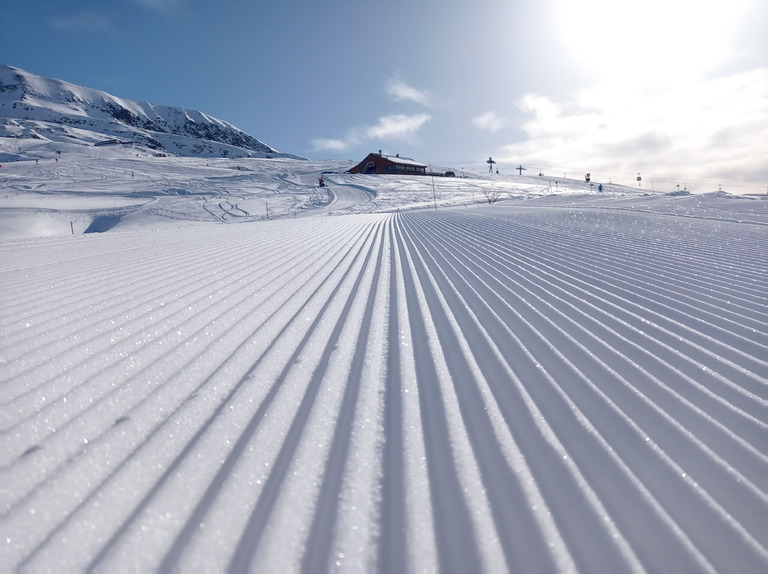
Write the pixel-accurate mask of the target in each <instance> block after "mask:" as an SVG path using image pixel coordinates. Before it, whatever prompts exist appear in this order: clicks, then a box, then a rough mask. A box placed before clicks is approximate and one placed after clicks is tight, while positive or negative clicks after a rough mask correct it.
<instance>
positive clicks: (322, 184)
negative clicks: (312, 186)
mask: <svg viewBox="0 0 768 574" xmlns="http://www.w3.org/2000/svg"><path fill="white" fill-rule="evenodd" d="M317 184H318V185H319V186H320V187H325V182H324V181H323V178H322V177H318V178H317Z"/></svg>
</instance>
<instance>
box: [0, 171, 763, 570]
mask: <svg viewBox="0 0 768 574" xmlns="http://www.w3.org/2000/svg"><path fill="white" fill-rule="evenodd" d="M297 163H301V162H297ZM178 165H181V164H178ZM253 165H256V164H253ZM259 165H261V166H262V167H263V169H264V170H267V169H270V168H267V167H266V166H267V165H272V166H278V165H280V167H279V168H278V167H275V171H274V172H271V173H272V174H273V175H270V176H269V177H267V176H266V175H265V173H264V172H260V171H259V170H257V169H255V168H254V171H253V173H262V176H264V178H265V179H264V181H263V185H264V186H265V188H267V187H269V186H271V185H273V184H275V187H272V188H270V189H272V191H274V192H275V193H274V194H273V195H274V196H278V195H280V193H278V192H279V191H280V192H282V193H284V194H285V196H286V197H289V196H290V193H289V192H288V191H287V189H288V188H280V189H278V186H277V184H278V183H279V182H283V183H285V184H286V185H289V184H290V185H292V186H294V187H293V188H292V189H294V190H305V191H306V190H308V189H309V187H310V186H311V185H313V180H314V178H315V175H316V173H310V172H309V171H307V172H299V171H291V170H289V169H288V165H289V163H287V161H286V163H283V164H268V163H263V164H259ZM302 165H304V164H302ZM3 169H5V167H4V168H3ZM200 169H203V168H202V167H201V168H200ZM206 169H212V168H206ZM216 169H222V170H223V169H225V167H224V166H223V165H217V166H216ZM312 169H319V166H314V167H313V168H312ZM231 172H232V169H230V173H231ZM78 173H80V174H82V173H84V172H83V171H80V172H78ZM201 173H202V172H201ZM198 175H200V174H198ZM210 175H212V174H211V173H207V175H205V177H208V176H210ZM232 175H234V174H232ZM7 177H11V176H7ZM13 177H16V178H22V175H19V174H17V175H16V176H13ZM25 177H26V176H25ZM78 177H80V176H77V177H75V178H74V179H75V180H76V181H75V182H74V183H73V184H72V186H73V188H78V190H79V191H80V192H83V190H84V188H87V185H86V182H85V181H84V180H82V179H77V178H78ZM179 177H182V176H179ZM327 179H328V181H329V187H330V193H331V194H333V195H332V196H329V197H328V198H327V201H326V200H323V201H320V202H317V203H314V204H313V203H312V202H306V203H305V204H304V208H302V209H294V211H293V213H290V211H286V212H285V213H283V214H282V215H281V216H280V218H279V219H277V220H269V221H267V220H266V219H265V218H264V217H261V216H259V217H255V216H254V217H251V218H250V219H248V218H245V219H244V221H246V222H245V223H243V224H239V225H231V224H230V225H224V224H222V223H225V222H227V221H230V222H231V221H232V219H229V220H228V219H227V218H226V217H223V216H220V217H214V216H213V215H211V214H210V213H209V214H208V215H210V217H208V218H206V216H205V215H203V214H205V213H208V212H206V211H205V209H204V208H203V207H201V206H204V205H206V204H205V203H203V204H201V203H200V199H201V197H204V195H201V196H196V195H184V196H182V195H179V196H178V199H184V200H186V203H180V204H178V206H179V207H178V209H177V210H176V211H172V210H170V211H166V212H164V213H165V214H166V216H163V217H160V216H158V214H157V213H155V214H154V216H153V215H152V214H151V213H149V212H148V211H147V209H148V208H146V209H145V208H141V209H138V210H134V211H132V212H131V213H132V216H133V217H135V218H136V219H134V220H131V219H130V218H129V217H128V216H126V217H124V218H123V220H121V222H120V224H119V225H117V226H115V227H114V228H112V229H111V230H110V231H109V232H107V233H101V234H86V235H75V236H71V235H67V234H68V233H69V229H67V230H66V232H65V234H60V235H55V236H52V237H22V238H16V239H13V238H10V237H9V236H6V237H7V238H6V239H5V240H3V241H0V268H1V269H2V275H3V281H2V284H0V301H1V303H0V374H1V378H2V383H1V386H0V388H1V389H2V395H1V397H0V398H1V399H2V402H3V409H2V419H1V424H2V435H0V440H2V448H1V449H0V455H1V456H2V462H1V463H0V464H1V466H2V470H0V472H1V473H2V477H1V479H0V484H2V489H1V490H0V495H1V498H0V505H1V506H2V513H3V518H2V531H3V534H4V542H3V546H2V554H0V565H2V567H3V569H9V568H18V569H20V570H41V569H51V570H63V569H71V570H80V569H84V568H99V569H102V570H106V571H111V570H115V569H117V568H118V567H119V568H121V569H138V570H140V571H151V570H161V571H168V570H170V569H172V568H182V569H185V570H186V569H192V568H193V567H194V568H198V569H202V568H205V567H208V568H214V569H225V568H229V569H231V570H233V571H243V570H246V569H247V568H249V567H257V568H258V569H260V570H270V571H272V570H280V571H285V570H288V569H294V570H295V569H304V570H329V569H331V568H333V567H344V568H362V569H365V570H381V571H406V570H407V571H422V570H425V569H435V568H439V569H440V570H443V571H449V572H450V571H462V572H466V571H478V570H490V571H505V570H513V571H576V570H578V571H585V572H625V571H642V570H646V571H670V572H680V571H697V572H705V571H710V572H715V571H719V572H764V571H766V570H767V569H768V481H766V477H768V410H767V408H766V407H768V261H767V257H768V256H767V255H766V254H767V253H768V201H761V200H758V199H745V198H739V199H737V198H733V197H730V196H725V195H717V194H713V195H707V196H682V197H670V196H658V195H654V196H646V195H640V194H637V193H634V194H629V193H621V192H619V191H618V190H617V191H616V192H612V193H610V194H604V195H603V196H598V195H596V194H589V193H587V192H585V191H584V190H581V191H579V190H577V189H576V186H575V185H574V186H573V187H572V188H571V189H568V190H564V189H563V185H562V184H561V186H560V188H559V190H560V191H561V192H563V191H565V193H561V194H560V195H550V193H549V191H551V189H550V187H549V186H548V185H545V186H542V185H538V186H536V185H534V183H535V180H530V181H529V180H525V181H523V180H521V182H520V183H517V184H513V183H508V184H504V183H503V182H496V183H493V181H492V180H489V179H476V180H460V179H457V180H456V181H447V180H440V181H437V182H436V184H437V187H436V188H432V187H431V185H430V181H429V180H430V178H387V177H386V176H383V177H376V176H359V177H357V176H355V177H353V176H345V175H342V174H335V175H333V174H330V175H328V176H327ZM13 181H14V182H15V183H14V185H15V186H16V187H14V193H13V194H11V195H13V196H14V197H16V195H14V194H17V193H20V191H21V189H20V187H19V185H21V184H23V185H27V184H29V180H23V179H14V180H13ZM193 181H199V182H201V183H200V188H201V191H200V193H201V194H202V193H203V191H204V190H203V189H202V188H203V187H204V186H205V185H206V183H205V181H203V180H200V178H199V177H197V176H194V175H190V176H189V177H188V179H187V180H186V182H187V183H186V185H189V186H191V185H194V184H193ZM212 181H213V180H209V181H208V184H211V183H212ZM236 181H239V180H236ZM23 182H27V183H23ZM123 182H124V183H122V184H119V185H116V187H115V188H114V189H115V190H116V191H117V192H120V193H123V195H129V194H126V193H124V192H125V191H126V189H127V188H128V187H129V185H130V184H128V183H127V176H125V180H123ZM504 185H507V186H508V187H507V188H505V189H507V191H505V192H504V194H503V197H502V201H499V202H498V203H494V204H492V205H489V204H488V202H487V201H485V200H486V199H487V197H488V194H487V193H484V191H483V190H486V191H490V190H494V189H500V188H503V186H504ZM175 186H176V183H173V184H172V185H165V184H164V185H163V186H162V188H163V189H164V190H167V189H169V188H170V187H175ZM228 189H230V188H225V187H223V186H222V188H221V189H220V190H219V191H218V192H216V193H213V192H212V193H211V194H210V195H211V197H212V198H214V200H216V201H223V199H221V198H223V194H224V193H225V192H226V191H227V190H228ZM231 189H235V190H238V189H240V190H241V191H242V190H243V188H238V187H237V186H235V187H234V188H231ZM334 190H335V191H334ZM515 190H516V191H515ZM71 191H76V190H75V189H72V190H71ZM92 191H95V190H92ZM86 192H87V190H86ZM104 193H105V192H104V191H103V190H102V191H99V193H98V194H97V195H100V196H102V197H103V196H104ZM237 193H239V192H237ZM150 195H152V197H153V199H157V198H158V197H159V198H160V199H165V200H167V199H168V198H170V195H169V194H165V193H162V194H150ZM242 195H243V197H246V195H245V194H244V193H243V194H242ZM341 196H343V197H345V198H346V199H345V200H344V201H343V202H342V203H343V205H339V206H338V209H337V210H335V211H334V208H333V205H334V199H336V200H337V201H338V199H337V198H338V197H341ZM79 197H82V195H80V196H79ZM259 197H262V196H259ZM7 200H8V201H10V196H9V198H8V199H7ZM20 201H21V200H20ZM156 204H157V202H156V203H155V204H153V205H156ZM433 204H434V205H437V206H438V207H439V209H434V205H433ZM234 205H240V203H239V200H238V201H236V202H234ZM451 205H453V207H449V206H451ZM316 207H320V209H319V210H318V212H319V213H322V214H328V213H341V212H344V213H347V215H344V216H342V217H312V216H311V215H312V213H313V208H316ZM415 207H432V209H412V208H415ZM10 209H11V208H10V207H9V208H8V210H10ZM26 209H27V210H28V211H27V214H28V215H30V214H32V213H33V211H32V210H33V208H32V207H27V208H26ZM224 211H227V209H224ZM229 211H232V210H231V209H229ZM246 211H248V212H249V213H254V212H255V210H254V211H250V210H248V209H246ZM214 212H215V210H214ZM297 212H298V215H304V216H305V217H301V218H299V217H295V216H296V215H297ZM169 213H175V214H179V213H183V214H184V216H183V217H181V216H178V217H177V216H174V217H170V216H167V214H169ZM215 213H218V212H215ZM233 217H234V216H233ZM142 218H143V219H142ZM2 221H3V220H0V222H2Z"/></svg>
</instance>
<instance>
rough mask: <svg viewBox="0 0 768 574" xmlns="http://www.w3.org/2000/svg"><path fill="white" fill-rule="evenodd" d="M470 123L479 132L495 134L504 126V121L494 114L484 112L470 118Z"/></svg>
mask: <svg viewBox="0 0 768 574" xmlns="http://www.w3.org/2000/svg"><path fill="white" fill-rule="evenodd" d="M472 123H473V124H475V125H476V126H477V127H478V128H480V129H481V130H485V131H488V132H497V131H499V130H500V129H501V128H502V127H503V126H504V124H505V123H506V120H505V119H504V118H502V117H501V116H499V115H498V114H497V113H496V112H485V113H484V114H481V115H479V116H477V117H475V118H472Z"/></svg>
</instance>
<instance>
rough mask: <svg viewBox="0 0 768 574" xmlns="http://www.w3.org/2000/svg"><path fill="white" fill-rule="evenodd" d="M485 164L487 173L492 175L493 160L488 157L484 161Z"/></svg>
mask: <svg viewBox="0 0 768 574" xmlns="http://www.w3.org/2000/svg"><path fill="white" fill-rule="evenodd" d="M485 163H487V164H488V173H493V164H494V163H496V162H495V161H493V158H492V157H489V158H488V159H487V160H485Z"/></svg>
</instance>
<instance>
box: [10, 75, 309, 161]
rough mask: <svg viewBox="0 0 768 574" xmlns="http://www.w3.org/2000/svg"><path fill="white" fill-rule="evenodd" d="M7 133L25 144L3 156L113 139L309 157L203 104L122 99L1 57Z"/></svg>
mask: <svg viewBox="0 0 768 574" xmlns="http://www.w3.org/2000/svg"><path fill="white" fill-rule="evenodd" d="M0 137H3V138H13V139H15V140H17V142H14V143H19V144H20V145H17V146H15V147H16V148H17V149H18V153H11V154H9V153H7V152H6V153H3V154H2V155H3V156H4V161H13V160H14V159H29V157H30V156H37V155H40V152H45V151H48V152H49V153H61V151H62V147H64V148H70V149H71V146H73V145H81V146H94V145H97V144H100V145H110V144H112V143H114V144H123V145H129V144H130V145H131V146H134V147H138V148H143V149H145V150H146V151H147V152H148V153H150V154H154V155H170V156H179V157H196V156H198V157H211V158H213V157H229V158H239V157H257V158H268V157H283V158H295V159H304V158H300V157H299V156H296V155H292V154H287V153H281V152H279V151H277V150H276V149H274V148H273V147H271V146H269V145H267V144H266V143H264V142H262V141H260V140H258V139H257V138H255V137H253V136H251V135H249V134H247V133H245V132H244V131H242V130H241V129H239V128H237V127H236V126H234V125H233V124H231V123H229V122H226V121H224V120H220V119H218V118H215V117H213V116H210V115H208V114H205V113H203V112H201V111H197V110H189V109H186V108H182V107H177V106H165V105H156V104H152V103H150V102H138V101H134V100H129V99H125V98H120V97H118V96H114V95H112V94H109V93H107V92H103V91H100V90H95V89H92V88H87V87H84V86H78V85H76V84H72V83H70V82H67V81H64V80H59V79H54V78H47V77H44V76H38V75H36V74H32V73H30V72H27V71H25V70H22V69H21V68H16V67H14V66H10V65H7V64H0ZM30 140H31V141H30ZM47 148H57V149H55V150H52V149H47ZM25 152H26V153H25ZM13 156H19V157H13Z"/></svg>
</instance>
